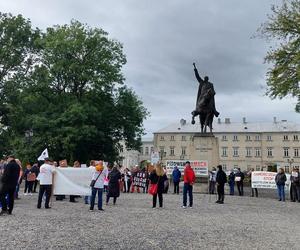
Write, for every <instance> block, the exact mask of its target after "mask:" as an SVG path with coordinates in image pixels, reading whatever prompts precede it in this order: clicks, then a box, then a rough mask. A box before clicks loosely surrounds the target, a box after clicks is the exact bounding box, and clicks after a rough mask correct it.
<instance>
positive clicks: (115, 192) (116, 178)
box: [106, 166, 121, 205]
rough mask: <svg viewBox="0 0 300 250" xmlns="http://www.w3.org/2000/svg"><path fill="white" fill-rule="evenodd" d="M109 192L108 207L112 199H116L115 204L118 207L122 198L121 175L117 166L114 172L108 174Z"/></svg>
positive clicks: (107, 197)
mask: <svg viewBox="0 0 300 250" xmlns="http://www.w3.org/2000/svg"><path fill="white" fill-rule="evenodd" d="M108 180H109V182H108V192H107V196H106V205H107V204H108V202H109V199H110V197H112V198H113V199H114V201H113V204H114V205H116V202H117V198H118V197H119V196H120V180H121V173H120V171H119V170H118V167H117V166H114V167H113V169H112V171H111V172H110V173H109V174H108Z"/></svg>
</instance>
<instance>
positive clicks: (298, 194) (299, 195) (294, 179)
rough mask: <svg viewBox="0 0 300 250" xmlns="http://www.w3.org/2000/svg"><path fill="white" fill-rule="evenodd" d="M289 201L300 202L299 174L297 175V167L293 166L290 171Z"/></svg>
mask: <svg viewBox="0 0 300 250" xmlns="http://www.w3.org/2000/svg"><path fill="white" fill-rule="evenodd" d="M290 180H291V201H292V202H295V201H298V202H300V176H299V169H298V168H296V167H294V168H293V171H292V173H291V177H290Z"/></svg>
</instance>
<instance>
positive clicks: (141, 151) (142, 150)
mask: <svg viewBox="0 0 300 250" xmlns="http://www.w3.org/2000/svg"><path fill="white" fill-rule="evenodd" d="M140 153H141V155H143V154H144V148H143V147H141V148H140Z"/></svg>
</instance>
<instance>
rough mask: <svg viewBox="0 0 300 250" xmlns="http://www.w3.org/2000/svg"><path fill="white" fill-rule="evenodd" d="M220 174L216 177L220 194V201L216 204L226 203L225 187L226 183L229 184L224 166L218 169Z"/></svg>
mask: <svg viewBox="0 0 300 250" xmlns="http://www.w3.org/2000/svg"><path fill="white" fill-rule="evenodd" d="M217 168H218V172H217V176H216V182H217V192H218V200H217V201H216V203H219V204H223V203H224V196H225V193H224V186H225V183H226V182H227V177H226V174H225V172H224V171H223V170H222V166H221V165H219V166H218V167H217Z"/></svg>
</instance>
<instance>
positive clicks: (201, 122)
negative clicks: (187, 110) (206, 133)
mask: <svg viewBox="0 0 300 250" xmlns="http://www.w3.org/2000/svg"><path fill="white" fill-rule="evenodd" d="M199 120H200V124H201V133H203V119H202V118H201V115H199Z"/></svg>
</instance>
